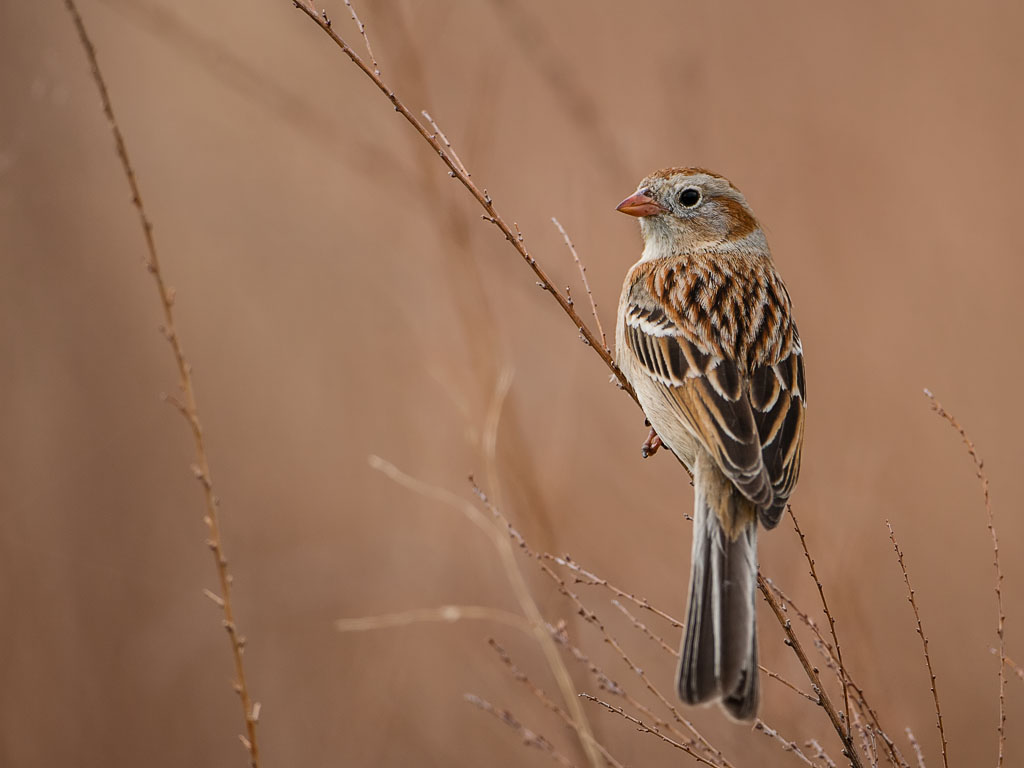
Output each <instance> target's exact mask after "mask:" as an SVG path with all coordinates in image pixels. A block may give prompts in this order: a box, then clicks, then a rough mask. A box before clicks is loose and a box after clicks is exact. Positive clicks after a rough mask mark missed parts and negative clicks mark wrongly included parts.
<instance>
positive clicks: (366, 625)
mask: <svg viewBox="0 0 1024 768" xmlns="http://www.w3.org/2000/svg"><path fill="white" fill-rule="evenodd" d="M466 619H474V620H475V619H479V620H483V621H496V622H498V623H499V624H507V625H508V626H510V627H515V628H516V629H519V630H522V631H523V632H526V633H527V634H532V632H533V628H532V627H531V626H530V623H529V622H528V621H527V620H526V619H524V618H523V617H522V616H520V615H519V614H517V613H511V612H510V611H503V610H501V609H500V608H490V607H488V606H484V605H442V606H439V607H437V608H414V609H412V610H409V611H398V612H397V613H384V614H380V615H378V616H356V617H353V618H350V619H337V620H336V621H335V622H334V628H335V629H337V630H338V631H339V632H367V631H370V630H374V629H391V628H394V627H407V626H410V625H412V624H426V623H436V622H443V623H446V624H454V623H455V622H457V621H464V620H466Z"/></svg>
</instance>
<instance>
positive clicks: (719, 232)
mask: <svg viewBox="0 0 1024 768" xmlns="http://www.w3.org/2000/svg"><path fill="white" fill-rule="evenodd" d="M616 210H618V211H621V212H622V213H627V214H629V215H630V216H636V217H637V218H639V219H640V231H641V232H642V233H643V236H644V242H645V244H646V247H647V250H649V251H650V252H651V256H654V257H660V256H668V255H679V254H685V253H714V252H730V251H745V250H749V251H751V252H753V251H759V252H764V251H765V250H766V244H765V238H764V233H763V232H762V231H761V226H760V225H759V224H758V223H757V219H756V218H755V217H754V213H753V211H751V210H750V206H749V205H747V200H746V198H745V197H743V194H742V193H741V192H740V191H739V190H738V189H736V187H734V186H733V185H732V184H731V183H730V182H729V180H728V179H726V178H725V177H723V176H719V175H718V174H715V173H711V172H710V171H705V170H703V169H701V168H666V169H665V170H662V171H657V172H655V173H652V174H651V175H650V176H648V177H647V178H645V179H644V180H643V181H641V182H640V184H639V186H638V187H637V191H636V193H635V194H633V195H631V196H629V197H627V198H626V199H625V200H623V201H622V202H621V203H619V205H618V207H617V208H616ZM646 252H647V251H645V253H646Z"/></svg>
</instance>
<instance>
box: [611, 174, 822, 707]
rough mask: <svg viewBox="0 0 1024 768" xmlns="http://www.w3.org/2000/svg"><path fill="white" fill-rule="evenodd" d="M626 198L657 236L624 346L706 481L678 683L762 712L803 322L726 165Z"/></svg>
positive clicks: (698, 485)
mask: <svg viewBox="0 0 1024 768" xmlns="http://www.w3.org/2000/svg"><path fill="white" fill-rule="evenodd" d="M619 210H621V211H623V212H625V213H630V214H631V215H635V216H638V217H639V218H640V224H641V231H642V233H643V236H644V245H645V247H644V252H643V256H642V257H641V259H640V261H638V262H637V263H636V264H635V265H634V266H633V267H632V268H631V269H630V271H629V273H628V274H627V276H626V281H625V283H624V285H623V289H622V295H621V298H620V301H619V313H618V324H617V329H616V360H617V363H618V365H619V367H620V368H621V369H622V371H623V373H624V374H625V375H626V378H627V379H629V381H630V383H631V384H632V385H633V388H634V389H635V390H636V393H637V397H638V399H639V400H640V404H641V406H642V407H643V409H644V412H645V413H646V414H647V417H648V419H649V420H650V422H651V425H652V428H653V429H654V430H655V431H656V432H657V434H658V436H659V437H660V438H661V441H662V442H663V443H664V444H665V445H666V446H668V448H669V449H670V450H672V451H673V453H675V454H676V455H677V456H679V458H680V459H681V460H682V461H683V462H684V463H685V464H686V466H687V467H689V469H690V470H691V472H693V473H694V486H695V489H696V494H695V513H694V543H693V562H692V564H691V575H690V597H689V607H688V609H687V615H688V619H687V627H686V632H685V636H684V643H683V651H682V654H681V658H680V669H679V693H680V696H681V697H682V698H683V700H684V701H687V702H689V703H694V704H696V703H704V702H710V701H719V702H721V704H722V705H723V707H724V708H725V709H726V711H727V712H728V713H729V714H730V715H731V716H733V717H735V718H737V719H741V720H749V719H752V718H753V717H754V716H755V715H756V712H757V704H758V699H759V692H758V675H757V635H756V623H755V612H754V588H755V584H756V578H757V552H756V546H757V523H758V521H760V523H761V524H762V525H764V526H765V527H766V528H773V527H774V526H775V525H777V524H778V521H779V518H780V517H781V515H782V512H783V510H784V509H785V505H786V502H787V500H788V499H789V496H790V494H791V493H792V491H793V487H794V486H795V484H796V480H797V477H798V475H799V471H800V458H801V447H802V442H803V428H804V407H805V403H806V388H805V383H804V369H803V350H802V347H801V344H800V336H799V334H798V332H797V329H796V324H795V323H794V321H793V317H792V306H791V302H790V298H789V294H788V292H787V291H786V287H785V285H784V284H783V282H782V279H781V278H780V277H779V275H778V273H777V272H776V271H775V267H774V265H773V264H772V260H771V255H770V252H769V250H768V244H767V241H766V239H765V237H764V233H763V232H762V230H761V228H760V225H759V224H758V223H757V219H756V218H755V217H754V214H753V212H752V211H751V210H750V208H749V206H748V205H747V202H746V199H745V198H744V197H743V195H742V194H741V193H740V192H739V190H737V189H736V188H735V187H734V186H732V184H730V183H729V181H728V180H727V179H725V178H724V177H722V176H719V175H717V174H713V173H710V172H708V171H705V170H702V169H699V168H669V169H666V170H663V171H658V172H656V173H653V174H651V175H650V176H648V177H647V178H646V179H644V180H643V181H642V182H641V183H640V186H639V188H638V192H637V193H636V194H635V195H633V196H631V197H629V198H627V199H626V200H624V201H623V202H622V203H621V204H620V206H619Z"/></svg>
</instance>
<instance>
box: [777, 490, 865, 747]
mask: <svg viewBox="0 0 1024 768" xmlns="http://www.w3.org/2000/svg"><path fill="white" fill-rule="evenodd" d="M786 508H787V509H788V510H789V519H790V520H792V521H793V528H794V529H795V530H796V532H797V535H798V536H799V537H800V547H801V548H802V549H803V551H804V557H805V558H806V559H807V565H808V566H810V569H811V578H812V579H814V585H815V586H816V587H817V588H818V596H819V597H820V598H821V605H822V607H823V608H824V609H825V618H827V619H828V626H829V631H830V632H831V633H832V642H834V643H835V644H836V661H837V662H838V663H839V682H840V683H842V686H843V712H844V713H845V715H846V735H847V736H849V735H850V694H849V686H848V685H847V681H848V680H849V676H848V675H847V674H846V667H844V666H843V652H842V650H841V649H840V647H839V638H838V637H837V636H836V620H835V619H834V618H833V617H832V612H831V611H830V610H829V609H828V600H826V599H825V589H824V587H822V586H821V579H819V578H818V572H817V570H815V568H814V558H813V557H811V553H810V552H808V551H807V539H806V538H805V537H804V532H803V531H802V530H800V523H799V522H798V521H797V519H796V515H795V514H793V507H792V505H790V504H787V505H786Z"/></svg>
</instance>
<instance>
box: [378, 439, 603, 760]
mask: <svg viewBox="0 0 1024 768" xmlns="http://www.w3.org/2000/svg"><path fill="white" fill-rule="evenodd" d="M370 466H371V467H373V468H374V469H376V470H378V471H380V472H382V473H384V474H385V475H386V476H387V477H389V478H391V479H392V480H394V481H395V482H396V483H398V484H399V485H401V486H403V487H405V488H408V489H409V490H411V491H413V492H414V493H417V494H419V495H421V496H424V497H425V498H428V499H433V500H435V501H440V502H442V503H444V504H447V505H449V506H451V507H454V508H455V509H458V510H459V511H460V512H462V513H463V514H464V515H465V516H466V517H467V519H469V521H470V522H472V523H473V524H474V525H476V526H477V527H478V528H480V529H481V530H482V531H483V532H484V533H486V534H487V535H488V536H489V537H490V539H491V542H492V543H493V544H494V547H495V549H496V550H497V551H498V555H499V557H500V558H501V562H502V566H503V568H504V571H505V574H506V576H507V578H508V580H509V584H510V585H511V587H512V592H513V594H514V595H515V597H516V600H517V602H518V603H519V607H520V609H521V610H522V611H523V614H524V616H525V617H526V621H527V622H528V623H529V624H530V626H531V627H532V628H533V636H534V638H535V639H536V640H537V642H538V644H539V645H540V647H541V651H542V652H543V653H544V657H545V660H546V661H547V663H548V666H549V667H550V669H551V672H552V674H553V675H554V676H555V680H557V681H558V686H559V689H560V691H561V694H562V698H563V699H564V701H565V704H566V707H567V708H568V710H569V711H570V712H571V713H572V716H573V719H574V720H575V721H576V723H577V726H578V728H577V733H578V734H579V736H580V744H581V746H582V747H583V750H584V752H585V753H586V754H587V756H588V757H589V758H590V763H591V765H594V766H597V765H598V764H599V763H600V759H601V758H600V755H599V754H598V751H597V747H596V743H597V742H596V741H595V739H594V736H593V734H592V732H591V730H590V724H589V722H588V720H587V717H586V714H585V713H584V712H583V711H582V708H581V707H580V705H579V701H578V699H577V697H576V689H575V687H574V686H573V683H572V678H571V677H570V676H569V672H568V670H566V668H565V665H564V664H563V663H562V658H561V656H559V654H558V648H557V647H556V646H555V643H554V641H553V640H552V639H551V635H550V633H549V632H548V630H547V624H546V623H545V621H544V618H543V616H542V615H541V613H540V609H539V608H538V607H537V603H536V602H535V601H534V599H533V595H532V594H531V593H530V588H529V586H528V585H527V583H526V579H525V578H524V577H523V573H522V571H520V570H519V566H518V565H517V564H516V559H515V552H514V551H513V549H512V545H511V544H510V542H509V539H508V537H507V536H506V535H505V532H504V531H503V530H502V529H500V528H499V527H498V526H496V525H494V523H493V522H492V521H491V519H490V518H488V517H486V516H485V515H484V514H483V513H482V512H480V510H478V509H477V508H476V507H475V506H473V505H472V504H470V503H469V502H468V501H465V500H464V499H460V498H459V497H458V496H456V495H455V494H453V493H451V492H450V491H447V490H445V489H443V488H438V487H436V486H432V485H429V484H427V483H424V482H423V481H422V480H417V479H416V478H414V477H412V476H410V475H407V474H406V473H405V472H403V471H402V470H400V469H398V467H396V466H395V465H394V464H392V463H391V462H389V461H386V460H384V459H382V458H380V457H379V456H370Z"/></svg>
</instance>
